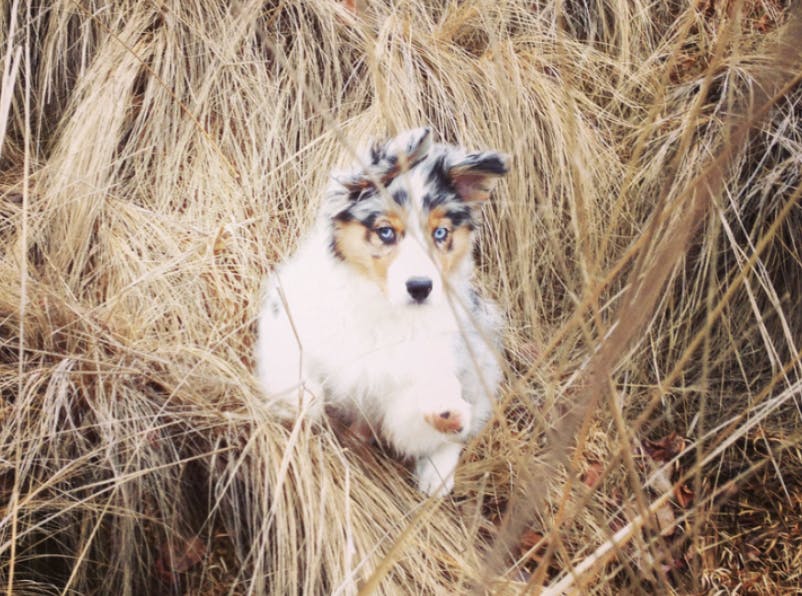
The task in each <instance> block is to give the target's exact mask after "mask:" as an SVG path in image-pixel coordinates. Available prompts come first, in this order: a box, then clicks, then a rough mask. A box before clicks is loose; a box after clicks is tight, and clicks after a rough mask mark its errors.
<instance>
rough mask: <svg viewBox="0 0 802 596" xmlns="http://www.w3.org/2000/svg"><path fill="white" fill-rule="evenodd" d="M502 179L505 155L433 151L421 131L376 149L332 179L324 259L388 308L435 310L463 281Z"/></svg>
mask: <svg viewBox="0 0 802 596" xmlns="http://www.w3.org/2000/svg"><path fill="white" fill-rule="evenodd" d="M506 172H507V156H506V155H503V154H500V153H496V152H492V151H488V152H480V153H466V152H465V151H463V150H462V149H460V148H458V147H455V146H453V145H443V144H433V143H432V139H431V132H430V130H429V129H428V128H418V129H414V130H411V131H407V132H404V133H402V134H400V135H398V136H397V137H395V138H392V139H390V140H389V141H387V142H385V143H381V144H376V145H374V146H373V147H372V148H371V150H370V151H369V153H368V155H367V156H366V157H365V158H364V159H363V161H362V163H361V165H359V166H357V167H355V168H353V169H352V170H350V171H348V172H344V173H339V174H335V175H334V176H333V181H332V184H331V186H330V187H329V190H328V193H327V196H326V201H325V203H324V206H323V216H324V217H325V218H326V219H327V220H328V222H329V224H330V225H329V229H330V233H331V241H330V246H331V251H332V253H333V254H334V256H335V257H336V258H337V259H339V260H341V261H342V262H343V263H345V264H347V265H348V266H350V267H353V268H354V270H356V271H357V272H359V273H360V274H362V275H364V276H365V277H367V278H368V279H370V280H371V281H373V282H375V283H376V284H377V285H378V286H379V287H380V288H381V289H382V290H383V291H384V293H385V295H386V296H387V298H388V299H389V300H390V301H391V302H392V303H394V304H399V305H423V304H430V303H438V302H440V301H442V300H443V288H444V284H445V282H452V283H453V282H455V281H458V280H461V279H467V278H468V277H469V276H470V272H471V268H472V256H471V255H472V248H473V243H474V230H475V228H476V226H477V225H478V223H479V215H480V213H479V211H480V208H481V205H482V204H483V203H484V202H485V201H487V200H488V198H489V197H490V192H491V191H492V189H493V187H494V186H495V184H496V182H497V180H498V178H499V177H501V176H503V175H504V174H506Z"/></svg>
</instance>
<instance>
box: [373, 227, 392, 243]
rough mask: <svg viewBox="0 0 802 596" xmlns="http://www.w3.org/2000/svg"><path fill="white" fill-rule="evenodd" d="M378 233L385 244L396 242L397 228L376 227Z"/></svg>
mask: <svg viewBox="0 0 802 596" xmlns="http://www.w3.org/2000/svg"><path fill="white" fill-rule="evenodd" d="M376 234H377V235H378V236H379V240H381V241H382V242H384V243H385V244H392V243H393V242H395V230H394V229H393V228H391V227H390V226H382V227H381V228H376Z"/></svg>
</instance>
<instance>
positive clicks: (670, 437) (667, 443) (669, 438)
mask: <svg viewBox="0 0 802 596" xmlns="http://www.w3.org/2000/svg"><path fill="white" fill-rule="evenodd" d="M642 444H643V450H644V451H645V452H646V454H647V455H648V456H649V457H651V458H652V459H653V460H654V461H656V462H667V461H670V460H672V459H674V458H675V457H676V456H677V455H679V454H680V453H682V452H683V451H685V438H684V437H681V436H679V435H678V434H677V433H676V432H673V431H672V432H670V433H669V434H667V435H666V436H665V437H663V438H662V439H658V440H657V441H652V440H650V439H644V440H643V441H642Z"/></svg>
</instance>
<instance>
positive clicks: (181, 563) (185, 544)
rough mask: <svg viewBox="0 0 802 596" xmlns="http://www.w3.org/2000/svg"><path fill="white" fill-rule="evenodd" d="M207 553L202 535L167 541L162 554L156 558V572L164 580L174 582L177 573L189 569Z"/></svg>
mask: <svg viewBox="0 0 802 596" xmlns="http://www.w3.org/2000/svg"><path fill="white" fill-rule="evenodd" d="M205 555H206V544H205V543H204V541H203V540H201V538H200V536H193V537H192V538H189V539H186V540H184V539H181V538H178V539H176V540H174V541H171V542H167V543H165V544H164V546H162V548H161V554H160V556H159V558H158V559H157V560H156V573H157V574H158V575H159V577H161V578H162V579H163V580H165V581H167V582H173V581H174V580H175V576H176V574H178V573H185V572H186V571H189V570H190V569H191V568H192V567H194V566H195V565H197V564H198V563H200V562H201V560H203V557H204V556H205Z"/></svg>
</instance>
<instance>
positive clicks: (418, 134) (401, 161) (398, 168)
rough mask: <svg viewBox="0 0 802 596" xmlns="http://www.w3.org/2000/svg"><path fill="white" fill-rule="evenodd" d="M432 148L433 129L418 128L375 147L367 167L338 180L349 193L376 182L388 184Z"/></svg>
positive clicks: (371, 185) (368, 186)
mask: <svg viewBox="0 0 802 596" xmlns="http://www.w3.org/2000/svg"><path fill="white" fill-rule="evenodd" d="M431 146H432V135H431V129H430V128H414V129H412V130H408V131H405V132H402V133H401V134H399V135H397V136H395V137H393V138H392V139H389V140H388V141H385V142H384V143H375V144H374V145H373V147H371V149H370V152H369V155H368V159H367V162H368V163H367V164H366V166H365V167H364V168H360V169H359V170H357V171H354V172H350V173H348V174H344V175H339V176H337V177H336V179H337V182H339V183H340V184H342V185H343V186H344V187H345V188H347V189H348V190H349V191H352V192H353V191H357V190H362V189H365V188H370V187H374V186H376V182H375V181H376V180H378V181H379V182H380V183H381V184H383V185H387V184H389V183H390V182H391V181H392V179H393V178H394V177H395V176H397V175H398V174H399V173H400V172H402V171H404V170H406V169H408V168H410V167H412V166H413V165H415V163H416V162H418V161H420V160H421V159H423V158H424V157H426V154H427V153H429V149H430V148H431Z"/></svg>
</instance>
